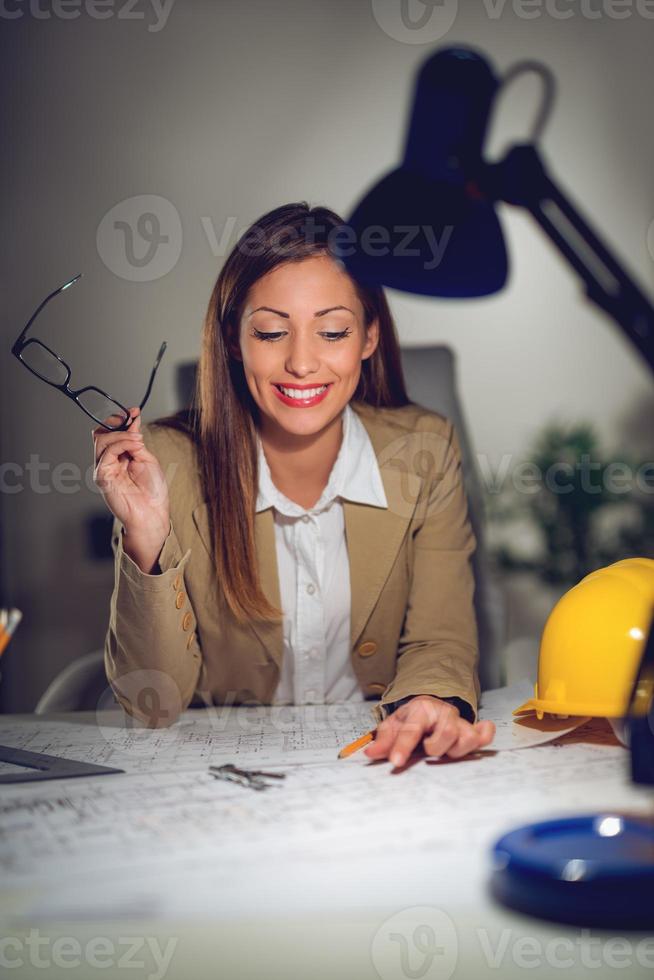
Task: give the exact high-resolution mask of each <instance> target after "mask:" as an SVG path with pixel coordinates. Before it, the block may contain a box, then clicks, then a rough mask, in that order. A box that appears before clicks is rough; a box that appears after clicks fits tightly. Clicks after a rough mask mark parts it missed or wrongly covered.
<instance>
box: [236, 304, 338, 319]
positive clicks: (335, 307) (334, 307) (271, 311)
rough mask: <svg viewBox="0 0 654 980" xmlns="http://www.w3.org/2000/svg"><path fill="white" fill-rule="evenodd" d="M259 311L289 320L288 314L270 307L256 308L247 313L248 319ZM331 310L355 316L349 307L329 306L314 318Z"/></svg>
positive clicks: (317, 312) (317, 311) (315, 314)
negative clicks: (265, 311)
mask: <svg viewBox="0 0 654 980" xmlns="http://www.w3.org/2000/svg"><path fill="white" fill-rule="evenodd" d="M259 310H267V311H268V313H276V314H277V316H283V317H285V318H286V319H287V320H288V319H289V318H290V313H284V311H283V310H275V309H273V307H272V306H257V308H256V310H252V313H248V317H251V316H254V314H255V313H258V312H259ZM332 310H347V311H348V313H352V315H355V314H354V310H351V309H350V308H349V306H329V307H327V309H326V310H316V312H315V313H314V316H324V315H325V313H331V312H332Z"/></svg>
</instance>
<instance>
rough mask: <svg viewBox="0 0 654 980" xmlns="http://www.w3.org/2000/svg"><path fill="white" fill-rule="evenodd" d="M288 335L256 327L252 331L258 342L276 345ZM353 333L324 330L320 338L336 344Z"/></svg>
mask: <svg viewBox="0 0 654 980" xmlns="http://www.w3.org/2000/svg"><path fill="white" fill-rule="evenodd" d="M286 333H287V331H286V330H273V331H270V332H268V331H264V330H257V328H256V327H254V328H253V331H252V336H253V337H255V338H256V339H257V340H263V341H269V342H273V343H274V342H275V341H276V340H280V339H281V338H282V337H285V336H286ZM351 333H352V331H351V330H349V329H346V330H338V331H332V330H322V331H321V332H320V336H321V337H324V338H325V340H326V341H328V342H329V343H334V342H335V341H337V340H343V339H344V338H345V337H349V336H350V334H351Z"/></svg>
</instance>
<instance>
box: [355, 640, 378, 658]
mask: <svg viewBox="0 0 654 980" xmlns="http://www.w3.org/2000/svg"><path fill="white" fill-rule="evenodd" d="M357 653H358V654H359V656H360V657H372V655H373V653H377V644H376V643H375V641H374V640H366V641H365V643H360V644H359V647H358V649H357Z"/></svg>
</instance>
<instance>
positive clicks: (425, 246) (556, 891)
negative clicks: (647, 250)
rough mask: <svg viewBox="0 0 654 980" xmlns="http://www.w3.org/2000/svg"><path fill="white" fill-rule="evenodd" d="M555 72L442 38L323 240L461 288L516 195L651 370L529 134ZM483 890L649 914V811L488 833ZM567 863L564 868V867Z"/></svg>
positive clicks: (627, 289)
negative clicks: (489, 869)
mask: <svg viewBox="0 0 654 980" xmlns="http://www.w3.org/2000/svg"><path fill="white" fill-rule="evenodd" d="M527 71H533V72H537V73H538V74H539V75H540V76H541V79H542V81H543V84H544V98H543V103H542V106H541V109H540V111H539V114H538V118H537V120H536V123H535V126H534V133H533V142H531V143H526V144H521V145H516V146H513V147H512V148H511V149H510V150H509V151H508V153H507V154H506V155H505V157H504V158H503V159H502V160H500V161H499V162H495V163H490V162H488V161H486V160H485V159H484V155H483V149H484V141H485V138H486V133H487V127H488V120H489V117H490V114H491V111H492V108H493V104H494V101H495V99H496V97H497V95H498V92H499V91H500V89H501V87H502V85H504V84H506V83H507V82H509V81H511V80H513V79H514V78H515V77H517V76H518V75H519V74H522V73H524V72H527ZM553 92H554V80H553V76H552V74H551V72H550V71H549V69H547V68H546V67H545V66H543V65H541V64H538V63H535V62H522V63H519V64H517V65H515V66H514V67H513V68H512V69H511V70H510V71H509V72H508V73H507V74H506V75H505V76H504V78H498V76H497V75H496V74H495V73H494V71H493V69H492V68H491V66H490V65H489V63H488V61H486V59H485V58H484V57H482V55H481V54H480V53H478V52H476V51H473V50H471V49H469V48H463V47H461V48H445V49H442V50H439V51H437V52H436V53H435V54H434V55H432V56H431V57H429V58H428V59H427V60H426V61H425V63H424V64H423V66H422V68H421V69H420V72H419V74H418V78H417V83H416V87H415V95H414V102H413V109H412V113H411V119H410V123H409V127H408V133H407V138H406V149H405V153H404V160H403V162H402V165H401V166H400V167H398V168H397V169H395V170H393V171H391V172H390V173H389V174H387V175H386V176H385V177H384V178H382V179H381V180H380V181H379V182H378V183H377V184H376V185H375V186H374V187H373V188H372V190H370V191H368V193H367V194H366V195H365V196H364V197H363V198H362V199H361V201H359V203H358V204H357V206H356V207H355V209H354V211H353V213H352V215H351V217H350V218H349V219H348V222H347V225H348V226H349V232H350V234H349V235H348V238H347V241H346V242H345V241H341V242H338V243H337V244H336V246H335V247H334V249H333V251H334V252H335V254H336V256H337V257H338V258H339V259H340V260H341V261H342V262H343V264H344V266H345V268H346V269H347V270H348V272H350V273H351V274H352V275H353V276H354V277H355V278H357V279H359V280H361V281H362V282H364V283H366V284H370V285H384V286H388V287H391V288H393V289H398V290H403V291H404V292H409V293H417V294H419V295H422V296H442V297H449V298H461V299H464V298H468V299H470V298H474V297H479V296H486V295H489V294H491V293H495V292H497V291H499V290H500V289H502V288H503V287H504V285H505V283H506V280H507V275H508V261H507V254H506V248H505V244H504V236H503V234H502V229H501V226H500V222H499V219H498V216H497V214H496V210H495V205H496V203H497V202H498V201H504V202H506V203H509V204H514V205H518V206H521V207H523V208H526V209H527V210H528V211H529V212H530V213H531V215H532V216H533V217H534V218H535V219H536V221H537V222H538V224H539V225H540V226H541V228H542V229H543V230H544V231H545V233H546V234H547V235H548V236H549V238H550V239H551V240H552V241H553V242H554V244H555V245H556V246H557V248H558V249H559V251H560V252H561V253H562V254H563V256H564V257H565V258H566V260H567V261H568V263H569V264H570V265H571V266H572V267H573V268H574V269H575V271H576V272H577V273H578V275H579V276H580V277H581V279H582V280H583V282H584V284H585V289H586V293H587V295H588V297H589V299H591V300H592V301H593V302H594V303H595V304H596V305H597V306H599V307H600V308H601V309H602V310H604V312H605V313H607V314H608V315H609V316H610V317H611V318H612V319H613V320H614V321H615V322H616V323H617V324H618V325H619V326H620V327H621V328H622V330H623V331H624V333H625V334H626V335H627V337H628V338H629V340H630V341H631V342H632V343H633V344H634V345H635V346H636V348H637V349H638V350H639V352H640V354H641V355H642V356H643V357H644V359H645V361H646V362H647V364H648V365H649V367H650V368H651V369H652V370H653V371H654V309H653V308H652V306H651V304H650V302H649V301H648V300H647V298H646V297H645V296H644V295H643V293H642V292H641V291H640V290H639V289H638V287H637V286H636V284H635V283H634V282H633V281H632V280H631V279H630V277H629V276H628V275H627V273H626V272H625V271H624V269H623V268H622V267H621V266H620V264H619V263H618V262H617V260H616V259H615V258H614V256H613V255H612V254H611V252H610V251H609V249H608V247H607V246H606V245H605V244H604V243H603V242H602V241H601V239H600V237H599V236H598V234H597V232H595V231H594V230H593V229H592V228H591V226H590V225H589V223H588V222H587V221H586V220H585V219H584V218H583V217H582V216H581V215H580V214H579V212H578V211H577V209H576V208H575V207H574V206H573V205H572V203H571V202H570V201H569V200H568V198H567V197H566V196H565V195H564V193H563V192H562V191H561V189H560V188H559V187H558V186H557V185H556V184H555V183H554V181H553V180H552V178H551V177H550V176H549V175H548V174H547V172H546V170H545V167H544V164H543V161H542V159H541V157H540V155H539V152H538V149H537V146H536V139H537V138H538V136H539V135H540V133H541V132H542V130H543V127H544V125H545V122H546V121H547V118H548V116H549V113H550V110H551V106H552V102H553ZM653 693H654V626H653V627H652V628H651V629H650V633H649V637H648V639H647V641H646V643H645V646H644V652H643V657H642V661H641V664H640V668H639V671H638V676H637V677H636V679H635V681H634V685H633V689H632V692H631V696H630V699H629V707H628V709H627V716H626V718H627V731H628V734H629V744H630V751H631V774H632V779H633V781H634V782H637V783H643V784H647V785H654V696H653ZM494 858H495V861H496V870H495V872H494V874H493V878H492V882H491V889H492V891H493V894H494V895H495V896H496V897H497V898H498V899H499V900H500V901H503V902H504V903H505V904H508V905H510V906H512V907H515V908H518V909H520V910H521V911H524V912H528V913H532V914H535V915H539V916H543V917H546V918H552V919H555V920H558V921H567V922H570V923H577V924H581V925H596V926H607V927H615V926H618V925H619V926H621V927H624V928H628V927H630V926H635V927H638V928H651V927H652V926H653V925H654V823H652V822H648V821H641V820H637V819H634V820H631V819H629V818H623V816H621V815H617V816H615V815H613V816H612V815H608V816H607V815H606V814H591V815H586V816H582V817H579V818H570V819H569V820H558V821H547V822H545V823H541V824H536V825H532V826H528V827H522V828H518V829H517V830H515V831H513V832H511V833H510V834H507V835H505V836H504V837H503V838H502V839H501V840H500V841H498V842H497V843H496V845H495V849H494ZM573 872H574V873H573Z"/></svg>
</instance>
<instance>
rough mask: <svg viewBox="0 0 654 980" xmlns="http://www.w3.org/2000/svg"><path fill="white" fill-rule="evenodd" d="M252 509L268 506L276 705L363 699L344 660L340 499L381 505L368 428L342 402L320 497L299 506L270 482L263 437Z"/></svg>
mask: <svg viewBox="0 0 654 980" xmlns="http://www.w3.org/2000/svg"><path fill="white" fill-rule="evenodd" d="M258 444H259V490H258V496H257V504H256V510H257V512H259V511H262V510H266V509H267V508H268V507H272V508H273V520H274V525H275V548H276V553H277V571H278V575H279V589H280V598H281V605H282V611H283V613H284V623H283V638H284V656H283V660H282V671H281V676H280V680H279V684H278V686H277V691H276V693H275V698H274V703H275V704H325V703H332V702H335V701H362V700H363V693H362V691H361V689H360V687H359V684H358V681H357V678H356V675H355V673H354V670H353V668H352V663H351V660H350V607H351V595H350V566H349V561H348V553H347V542H346V540H345V517H344V513H343V504H342V500H351V501H354V502H356V503H360V504H368V505H369V506H371V507H387V506H388V503H387V500H386V494H385V492H384V485H383V483H382V478H381V474H380V472H379V466H378V464H377V457H376V456H375V451H374V449H373V447H372V443H371V442H370V438H369V436H368V433H367V432H366V430H365V427H364V425H363V423H362V422H361V420H360V419H359V418H358V416H357V415H356V413H355V412H354V411H353V410H352V409H351V408H350V406H349V405H346V407H345V410H344V412H343V439H342V442H341V448H340V450H339V453H338V456H337V457H336V462H335V463H334V466H333V467H332V470H331V473H330V474H329V479H328V481H327V486H326V487H325V489H324V490H323V492H322V494H321V496H320V500H318V502H317V503H316V504H315V506H313V507H311V508H310V509H309V510H305V509H304V508H303V507H301V506H300V505H299V504H296V503H294V502H293V501H292V500H289V499H288V497H285V496H284V494H283V493H281V492H280V491H279V490H278V489H277V487H276V486H275V484H274V483H273V482H272V478H271V475H270V468H269V466H268V463H267V460H266V457H265V454H264V451H263V447H262V444H261V440H260V439H259V441H258Z"/></svg>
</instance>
